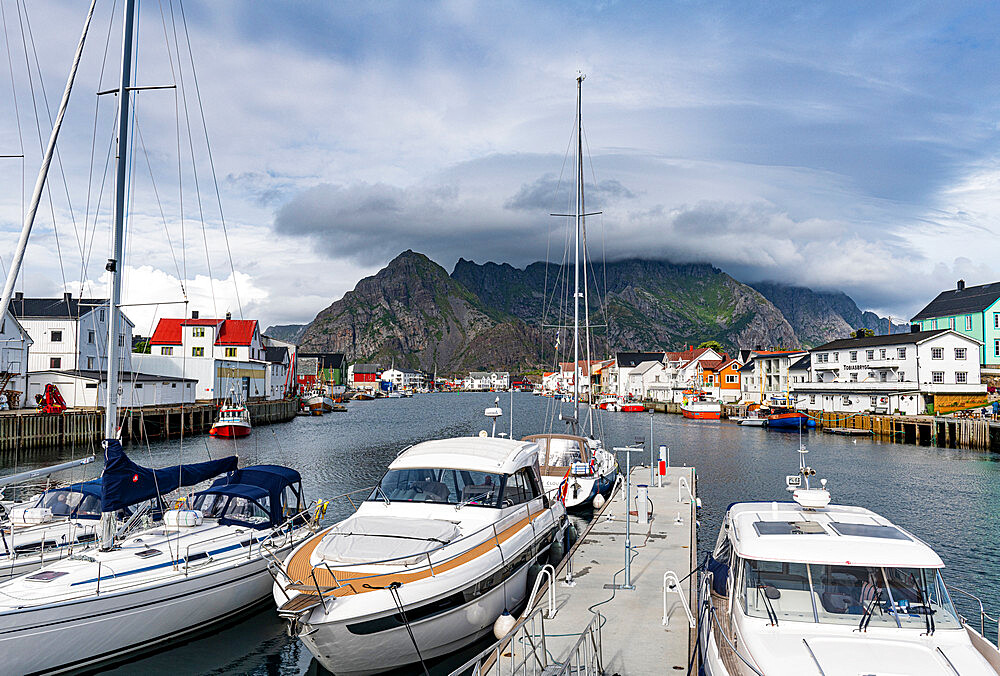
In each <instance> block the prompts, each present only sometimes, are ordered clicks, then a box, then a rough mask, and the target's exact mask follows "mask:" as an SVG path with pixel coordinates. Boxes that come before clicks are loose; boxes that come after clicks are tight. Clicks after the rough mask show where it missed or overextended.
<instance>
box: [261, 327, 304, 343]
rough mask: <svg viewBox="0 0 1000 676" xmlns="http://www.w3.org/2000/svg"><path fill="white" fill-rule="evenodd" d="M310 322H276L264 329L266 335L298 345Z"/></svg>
mask: <svg viewBox="0 0 1000 676" xmlns="http://www.w3.org/2000/svg"><path fill="white" fill-rule="evenodd" d="M307 326H309V325H308V324H275V325H274V326H269V327H267V328H266V329H264V335H265V336H269V337H271V338H274V339H275V340H283V341H285V342H286V343H295V344H296V345H298V342H299V339H300V338H302V334H303V333H305V330H306V327H307Z"/></svg>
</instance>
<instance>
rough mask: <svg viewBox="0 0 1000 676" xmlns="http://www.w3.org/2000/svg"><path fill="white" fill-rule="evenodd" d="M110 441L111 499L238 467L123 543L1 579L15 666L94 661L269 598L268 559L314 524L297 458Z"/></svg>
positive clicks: (0, 609)
mask: <svg viewBox="0 0 1000 676" xmlns="http://www.w3.org/2000/svg"><path fill="white" fill-rule="evenodd" d="M110 453H111V458H110V460H109V464H110V465H111V466H112V469H111V471H110V472H109V471H108V470H106V471H105V475H104V478H105V485H104V488H105V493H104V502H105V504H106V505H107V504H112V506H116V505H115V504H114V503H113V502H110V501H109V495H108V492H107V489H108V488H109V486H110V487H111V489H112V490H114V488H115V487H122V486H124V490H128V491H139V492H141V493H142V497H149V494H150V492H152V494H153V496H154V497H155V495H156V494H157V492H158V489H159V490H163V489H173V488H174V487H176V485H177V483H178V482H179V481H180V480H181V479H183V482H184V483H185V484H188V483H191V482H195V481H202V480H204V478H206V475H207V476H208V477H211V476H212V475H214V474H218V473H219V470H222V471H226V470H227V469H229V470H231V471H229V474H228V475H227V476H225V477H223V478H220V479H218V480H217V481H216V482H215V483H213V484H212V486H211V487H209V488H208V489H207V490H204V491H201V492H200V493H196V494H194V495H193V496H192V497H190V498H189V499H188V500H187V501H186V502H185V504H183V505H182V507H183V508H181V509H172V510H168V511H166V512H164V514H163V523H162V524H161V525H157V526H155V527H146V528H137V529H134V530H132V531H127V532H124V533H121V534H120V535H119V536H118V538H117V539H116V546H115V547H114V548H112V549H108V550H99V549H97V548H96V547H95V548H90V549H85V550H83V551H80V550H78V551H76V552H75V553H74V554H73V555H72V556H71V557H68V558H65V559H62V560H60V561H57V562H56V563H52V564H48V565H45V566H44V567H42V568H41V569H40V570H38V571H36V572H34V573H29V574H27V575H22V576H20V577H16V578H14V579H12V580H9V581H7V582H4V583H2V584H0V657H2V660H3V665H4V667H3V670H4V671H5V672H6V673H12V674H28V673H38V672H45V673H50V672H59V671H64V670H79V669H85V668H94V667H95V666H98V665H101V664H104V663H107V662H109V661H111V662H118V661H121V660H123V659H124V658H126V657H128V656H129V655H134V654H138V653H145V652H148V651H151V650H154V649H156V648H159V647H161V646H163V645H166V644H168V643H173V642H176V641H180V640H184V639H186V638H188V637H191V636H193V635H195V634H198V633H202V632H205V631H206V630H207V629H209V628H211V627H212V626H215V625H217V624H218V623H220V622H223V621H225V620H228V619H229V618H232V617H235V616H237V615H239V614H241V613H243V612H246V611H247V610H249V609H251V608H253V607H255V606H257V605H259V604H260V603H261V602H263V601H265V600H266V599H267V597H268V592H269V590H270V587H271V583H272V577H271V575H270V573H269V572H268V564H269V563H271V562H274V561H276V560H277V559H278V558H283V556H284V555H285V554H286V553H287V552H289V551H290V550H291V549H292V548H293V547H294V546H296V545H297V544H299V543H300V542H302V541H303V540H304V539H305V538H307V537H308V536H310V535H312V534H313V533H314V530H313V523H312V517H311V515H310V513H309V512H308V511H307V509H306V506H305V504H304V501H303V497H302V488H301V483H300V480H299V475H298V473H297V472H295V471H294V470H290V469H288V468H285V467H278V466H273V465H258V466H251V467H246V468H243V469H235V465H236V458H235V457H229V458H223V459H221V460H214V461H209V462H207V463H199V464H197V465H182V466H178V467H174V468H164V469H161V470H148V469H146V468H142V467H139V466H138V465H135V464H134V463H131V461H129V460H128V459H127V458H125V456H124V454H121V449H120V447H118V448H115V447H114V446H113V445H112V448H111V449H110ZM109 477H110V478H111V481H110V482H109ZM133 477H136V480H135V481H134V482H133V481H132V478H133ZM135 495H136V493H132V494H131V497H127V498H124V500H125V501H131V500H133V499H134V498H135Z"/></svg>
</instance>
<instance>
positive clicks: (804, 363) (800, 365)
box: [788, 354, 812, 371]
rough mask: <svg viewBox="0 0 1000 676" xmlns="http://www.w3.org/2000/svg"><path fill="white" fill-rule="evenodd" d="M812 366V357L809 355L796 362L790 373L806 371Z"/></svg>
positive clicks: (790, 368)
mask: <svg viewBox="0 0 1000 676" xmlns="http://www.w3.org/2000/svg"><path fill="white" fill-rule="evenodd" d="M811 364H812V357H810V356H809V355H808V354H807V355H805V356H804V357H802V358H801V359H797V360H795V361H794V362H793V363H792V364H791V365H790V366H789V367H788V370H789V371H805V370H806V369H808V368H809V366H810V365H811Z"/></svg>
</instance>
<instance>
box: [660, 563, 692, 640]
mask: <svg viewBox="0 0 1000 676" xmlns="http://www.w3.org/2000/svg"><path fill="white" fill-rule="evenodd" d="M668 591H673V592H675V593H676V594H677V597H678V598H679V599H680V600H681V608H683V609H684V613H685V614H686V615H687V617H688V625H689V626H690V627H691V628H692V629H694V627H695V624H696V622H695V621H694V615H693V614H691V609H690V608H688V602H687V599H685V598H684V592H682V591H681V581H680V580H679V579H678V578H677V573H675V572H674V571H672V570H668V571H667V572H665V573H664V574H663V619H662V621H661V622H660V624H662V625H663V626H664V627H666V626H667V625H668V623H669V621H670V616H669V615H668V614H667V592H668Z"/></svg>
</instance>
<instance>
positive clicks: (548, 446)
mask: <svg viewBox="0 0 1000 676" xmlns="http://www.w3.org/2000/svg"><path fill="white" fill-rule="evenodd" d="M524 441H532V442H534V443H536V444H538V447H539V460H538V463H539V467H540V471H541V475H542V486H543V487H544V488H545V492H546V493H548V492H551V491H558V495H559V496H560V497H561V498H562V500H563V502H564V503H565V504H566V509H574V508H580V509H590V508H591V507H593V506H594V498H596V497H597V496H598V495H600V496H601V497H602V498H603V499H604V500H607V499H608V497H609V496H610V495H611V489H612V488H614V485H615V479H617V478H618V461H617V460H616V459H615V456H614V454H613V453H609V452H608V451H606V450H605V449H604V446H603V444H602V443H601V442H600V441H599V440H597V439H591V438H585V437H580V436H574V435H571V434H532V435H531V436H528V437H525V438H524Z"/></svg>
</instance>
